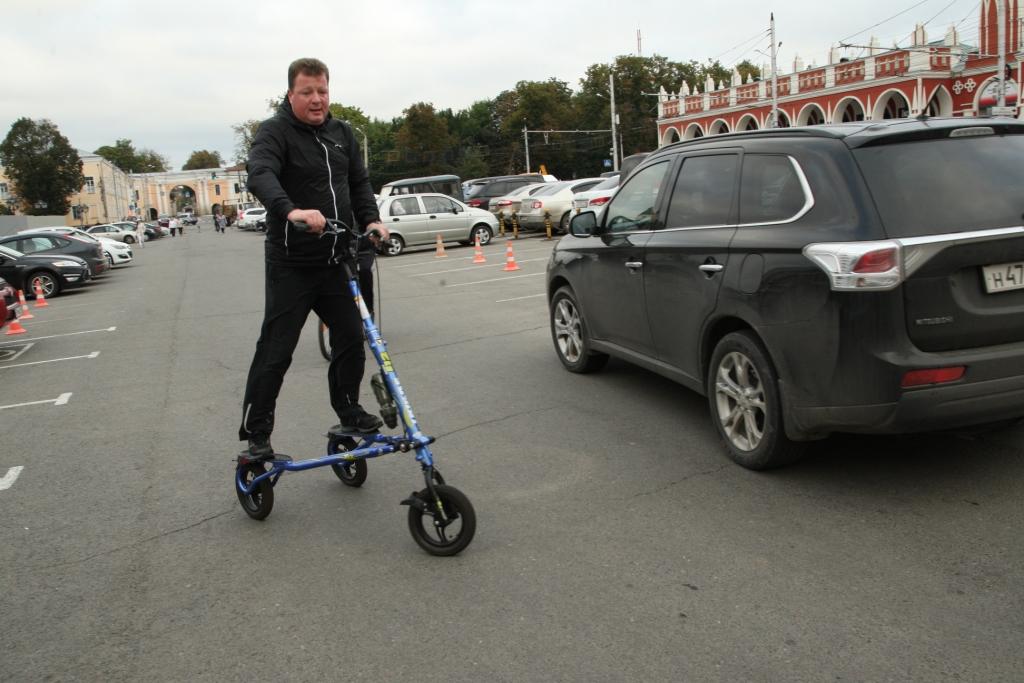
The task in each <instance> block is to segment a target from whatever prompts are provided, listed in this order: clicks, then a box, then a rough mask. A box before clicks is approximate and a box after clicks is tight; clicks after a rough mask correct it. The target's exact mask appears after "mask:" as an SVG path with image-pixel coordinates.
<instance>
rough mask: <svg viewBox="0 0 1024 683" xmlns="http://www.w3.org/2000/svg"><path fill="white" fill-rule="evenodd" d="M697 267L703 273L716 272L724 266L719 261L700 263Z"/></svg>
mask: <svg viewBox="0 0 1024 683" xmlns="http://www.w3.org/2000/svg"><path fill="white" fill-rule="evenodd" d="M697 267H698V268H699V269H700V270H701V271H703V272H705V273H717V272H719V271H721V270H722V269H724V268H725V266H723V265H722V264H721V263H702V264H700V265H699V266H697Z"/></svg>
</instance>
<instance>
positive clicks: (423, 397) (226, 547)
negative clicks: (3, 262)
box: [0, 223, 1024, 681]
mask: <svg viewBox="0 0 1024 683" xmlns="http://www.w3.org/2000/svg"><path fill="white" fill-rule="evenodd" d="M552 245H553V242H548V241H545V240H543V239H542V238H539V237H536V236H533V237H531V238H527V239H521V240H519V241H517V242H515V244H514V253H515V259H516V261H517V263H518V264H519V266H520V269H519V270H518V271H515V272H505V271H504V266H505V262H506V261H505V242H504V241H503V240H495V241H494V242H493V243H492V244H491V245H489V246H487V247H485V248H484V253H485V255H486V259H487V262H486V263H485V264H474V263H472V259H473V249H472V248H461V247H454V246H452V247H449V249H448V257H447V258H445V259H439V258H436V257H435V254H434V251H433V250H432V249H427V250H424V249H421V250H410V251H408V252H407V253H405V254H403V255H402V256H399V257H395V258H390V259H380V260H379V261H378V263H379V271H378V279H379V281H380V286H381V288H382V295H381V297H380V303H379V304H378V311H379V318H380V322H381V327H382V331H383V336H384V338H385V339H387V341H388V343H389V350H390V352H391V355H392V357H393V358H394V361H395V366H396V369H397V370H398V372H399V374H400V376H401V380H402V384H403V386H404V387H405V389H406V391H407V393H408V395H409V398H410V400H411V401H412V405H413V407H414V409H415V411H416V415H417V418H418V419H419V421H420V423H421V425H422V426H423V427H424V429H425V431H426V432H427V433H429V434H432V435H435V436H437V437H438V441H437V443H436V445H435V447H434V448H435V450H434V452H435V457H436V458H437V463H438V466H439V468H440V469H441V470H442V471H443V472H444V476H445V478H446V479H448V480H449V482H450V483H452V484H454V485H455V486H457V487H458V488H460V489H461V490H462V491H463V492H465V493H466V494H467V495H468V496H469V497H470V499H471V500H472V502H473V504H474V506H475V508H476V512H477V516H478V528H477V535H476V538H475V540H474V541H473V543H472V545H471V546H470V547H469V548H468V549H467V550H466V551H465V552H464V553H463V554H461V555H459V556H457V557H455V558H435V557H431V556H429V555H427V554H425V553H424V552H423V551H421V550H420V549H419V548H418V547H417V546H416V545H415V544H414V543H413V542H412V540H411V539H410V537H409V533H408V531H407V528H406V519H405V516H406V508H404V507H400V506H399V505H398V503H399V501H400V500H401V499H402V498H404V497H406V496H407V495H408V494H409V492H410V491H412V490H413V489H417V488H420V485H421V479H420V475H419V470H418V467H417V466H416V465H415V463H414V462H413V460H412V457H411V456H408V455H393V456H389V457H386V458H381V459H377V460H373V461H371V462H370V463H369V471H370V474H369V480H368V481H367V483H366V484H365V485H364V486H363V487H362V488H360V489H350V488H347V487H344V486H342V485H341V484H340V483H339V482H338V480H337V479H336V478H335V477H334V475H333V474H331V472H330V471H329V470H326V469H321V470H313V471H310V472H304V473H290V474H288V475H286V476H285V477H284V478H282V480H281V481H280V482H279V485H278V486H277V488H276V497H277V500H276V504H275V508H274V512H273V514H272V515H271V516H270V517H269V518H268V519H267V520H266V521H265V522H255V521H253V520H250V519H249V518H248V517H246V516H245V514H244V513H243V512H242V510H241V509H240V508H239V505H238V502H237V499H236V497H235V493H234V491H233V490H232V489H233V483H232V477H233V468H234V460H233V459H234V457H235V455H236V454H237V453H238V451H239V449H240V443H239V442H238V441H237V440H236V439H235V436H236V431H237V427H238V421H239V419H240V404H241V395H242V390H243V386H244V382H245V377H246V372H247V370H248V365H249V362H250V360H251V357H252V352H253V349H254V346H255V341H256V337H257V336H258V330H259V324H260V320H261V314H262V305H263V265H262V254H263V251H262V250H263V240H262V236H261V235H258V234H252V233H242V232H238V231H235V230H233V229H230V228H229V230H228V232H227V234H224V235H221V234H216V233H214V232H213V230H212V228H210V227H209V225H208V224H205V223H204V227H203V230H202V232H195V231H192V232H190V233H189V234H188V235H187V236H186V237H185V238H175V239H162V240H158V241H156V242H155V243H153V244H151V245H147V247H146V248H145V249H138V250H136V252H135V263H134V264H132V265H131V266H128V267H125V268H122V269H119V270H118V271H117V272H115V273H114V274H112V275H108V276H106V277H100V278H98V280H97V281H96V282H94V283H91V284H90V285H89V286H87V287H85V288H83V289H81V290H77V291H74V292H69V293H67V294H66V295H63V296H60V297H58V298H55V299H54V300H53V301H51V302H50V304H51V305H50V306H49V307H47V308H44V309H39V308H35V307H33V313H34V314H35V316H36V317H35V318H34V319H33V320H30V321H27V322H26V323H25V327H26V328H27V329H28V330H29V333H28V334H26V335H21V336H19V337H0V388H2V389H0V439H2V446H0V520H2V522H0V577H2V585H3V586H4V587H5V589H4V591H3V594H2V597H0V614H2V615H3V628H2V637H0V646H2V651H3V656H2V657H0V679H4V680H51V679H53V680H66V679H76V680H210V681H223V680H242V679H250V678H252V677H254V676H255V677H257V678H260V679H267V680H282V679H291V680H317V679H333V680H339V679H346V680H347V679H367V680H382V681H383V680H399V679H400V678H403V677H404V678H413V677H415V679H417V680H481V681H484V680H491V681H534V680H593V681H605V680H607V681H621V680H721V681H737V680H759V681H760V680H763V681H776V680H815V681H817V680H864V681H883V680H928V681H932V680H989V681H1009V680H1019V677H1020V673H1019V672H1020V670H1021V656H1020V651H1021V647H1022V646H1024V617H1022V616H1021V615H1022V614H1024V609H1022V608H1024V598H1022V595H1024V594H1022V591H1021V588H1020V586H1021V585H1022V580H1024V570H1022V568H1021V567H1022V560H1024V550H1022V547H1021V543H1020V540H1019V539H1020V531H1019V530H1020V528H1021V526H1022V524H1024V505H1022V503H1021V499H1022V496H1021V493H1022V490H1024V483H1022V482H1024V476H1022V475H1024V449H1022V448H1021V445H1020V444H1021V437H1022V435H1024V428H1019V427H1018V428H1015V429H1012V430H1007V431H1004V432H1000V433H994V434H991V435H987V436H977V435H972V434H969V433H958V434H944V435H925V436H906V437H898V438H894V437H886V438H881V437H870V438H869V437H850V436H836V437H832V438H830V439H828V440H826V441H823V442H820V443H818V444H817V446H816V448H815V449H814V452H813V454H812V455H811V456H810V457H809V458H807V459H806V460H804V461H803V462H801V463H799V464H797V465H795V466H793V467H790V468H787V469H782V470H778V471H773V472H770V473H756V472H752V471H748V470H744V469H742V468H740V467H739V466H737V465H734V464H733V463H732V462H731V461H729V460H728V459H727V458H726V457H725V455H724V453H723V452H722V448H721V446H720V444H719V443H718V442H717V435H716V433H715V430H714V428H713V426H712V425H711V423H710V421H709V418H708V414H707V413H708V411H707V406H706V402H705V400H704V399H703V398H701V397H699V396H697V395H695V394H693V393H691V392H688V391H686V390H685V389H683V388H681V387H679V386H678V385H675V384H673V383H671V382H669V381H668V380H665V379H663V378H661V377H659V376H657V375H654V374H651V373H649V372H646V371H644V370H641V369H638V368H636V367H634V366H630V365H627V364H625V363H622V362H619V361H616V360H612V361H611V362H610V363H609V365H608V367H607V368H606V369H605V370H604V371H603V372H601V373H597V374H594V375H572V374H570V373H568V372H565V371H564V370H563V369H562V367H561V365H560V364H559V362H558V360H557V359H556V356H555V354H554V352H553V349H552V343H551V339H550V333H549V330H548V318H547V307H546V301H545V298H544V269H545V265H546V263H547V260H548V256H549V254H550V251H551V249H552ZM325 373H326V362H325V361H324V359H323V358H322V357H321V355H320V353H319V350H318V348H317V343H316V334H315V325H314V321H313V320H310V321H309V323H308V324H307V327H306V330H305V331H304V333H303V337H302V339H301V340H300V343H299V347H298V348H297V350H296V353H295V356H294V360H293V363H292V366H291V369H290V371H289V373H288V375H287V378H286V380H285V385H284V388H283V391H282V394H281V398H280V400H279V403H278V407H277V413H276V421H277V425H278V426H277V428H276V430H275V432H274V437H273V443H274V446H275V448H276V449H277V450H278V451H280V452H284V453H288V454H291V455H292V456H293V457H296V458H298V457H313V456H315V455H320V454H322V451H323V448H324V444H325V439H324V438H323V436H322V435H323V433H324V431H325V430H326V429H327V427H329V426H330V425H331V424H333V422H334V418H333V415H332V413H331V411H330V408H329V404H328V401H327V387H326V378H325ZM363 403H364V405H365V406H366V407H367V408H369V409H373V404H374V401H373V398H372V394H370V392H369V389H368V387H366V386H364V400H363Z"/></svg>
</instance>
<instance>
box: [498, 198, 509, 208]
mask: <svg viewBox="0 0 1024 683" xmlns="http://www.w3.org/2000/svg"><path fill="white" fill-rule="evenodd" d="M511 205H512V200H511V199H502V200H501V201H500V202H498V206H511Z"/></svg>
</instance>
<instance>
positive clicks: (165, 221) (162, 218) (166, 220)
mask: <svg viewBox="0 0 1024 683" xmlns="http://www.w3.org/2000/svg"><path fill="white" fill-rule="evenodd" d="M156 224H157V225H159V226H160V227H161V228H168V231H167V234H168V235H169V234H171V233H170V227H171V217H170V216H168V215H167V214H166V213H162V214H160V215H159V216H158V217H157V219H156Z"/></svg>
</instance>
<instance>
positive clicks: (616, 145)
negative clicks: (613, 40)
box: [608, 71, 619, 171]
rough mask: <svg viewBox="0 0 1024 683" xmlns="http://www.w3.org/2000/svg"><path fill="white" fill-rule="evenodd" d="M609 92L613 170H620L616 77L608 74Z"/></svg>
mask: <svg viewBox="0 0 1024 683" xmlns="http://www.w3.org/2000/svg"><path fill="white" fill-rule="evenodd" d="M608 92H609V94H610V95H611V103H612V170H613V171H618V170H619V141H618V139H617V138H616V136H615V75H614V74H613V73H612V72H610V71H609V72H608Z"/></svg>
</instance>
